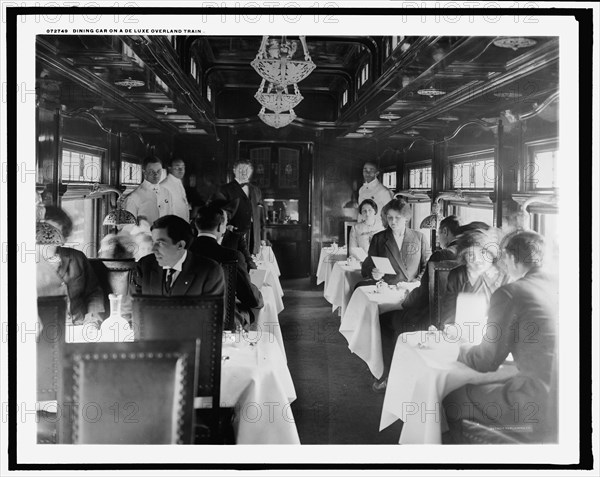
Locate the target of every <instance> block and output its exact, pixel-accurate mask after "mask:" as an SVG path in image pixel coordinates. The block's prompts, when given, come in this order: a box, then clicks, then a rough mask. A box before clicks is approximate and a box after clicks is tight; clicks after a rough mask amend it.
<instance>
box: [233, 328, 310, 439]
mask: <svg viewBox="0 0 600 477" xmlns="http://www.w3.org/2000/svg"><path fill="white" fill-rule="evenodd" d="M251 343H255V345H254V346H251ZM222 354H223V356H224V357H226V356H228V357H229V359H224V360H223V362H222V363H223V364H222V367H221V406H222V407H235V408H236V412H235V416H236V417H235V420H234V431H235V435H236V443H237V444H300V438H299V437H298V430H297V429H296V423H295V421H294V415H293V413H292V409H291V406H290V404H291V403H292V402H293V401H295V400H296V390H295V389H294V383H293V382H292V377H291V375H290V372H289V370H288V367H287V365H286V360H285V358H284V356H282V354H281V348H280V346H279V344H278V342H277V340H276V339H275V338H274V337H273V336H272V335H271V334H270V333H266V332H264V331H263V332H262V333H260V332H257V333H256V334H253V333H251V334H250V336H248V337H247V338H244V337H242V338H241V339H240V340H239V342H237V343H234V344H232V343H224V344H223V353H222Z"/></svg>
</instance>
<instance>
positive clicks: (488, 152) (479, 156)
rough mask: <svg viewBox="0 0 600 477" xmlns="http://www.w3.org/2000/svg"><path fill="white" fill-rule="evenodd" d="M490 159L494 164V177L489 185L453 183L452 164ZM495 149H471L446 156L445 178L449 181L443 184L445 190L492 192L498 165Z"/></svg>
mask: <svg viewBox="0 0 600 477" xmlns="http://www.w3.org/2000/svg"><path fill="white" fill-rule="evenodd" d="M490 159H491V160H492V161H493V164H494V177H493V179H492V186H491V187H456V186H455V183H454V166H455V165H457V164H465V163H476V162H479V161H485V160H490ZM497 162H498V161H497V149H496V147H493V148H489V149H482V150H478V151H472V152H467V153H462V154H454V155H452V156H448V166H449V171H448V174H446V177H445V179H446V180H447V181H448V182H449V184H448V183H447V184H445V187H444V189H445V190H446V191H456V190H461V191H466V192H493V191H494V185H495V182H496V176H497V174H498V171H497V169H498V166H497Z"/></svg>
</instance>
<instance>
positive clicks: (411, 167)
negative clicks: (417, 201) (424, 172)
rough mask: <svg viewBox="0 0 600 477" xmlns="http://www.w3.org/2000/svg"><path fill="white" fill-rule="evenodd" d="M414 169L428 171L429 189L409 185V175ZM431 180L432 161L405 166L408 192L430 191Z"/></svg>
mask: <svg viewBox="0 0 600 477" xmlns="http://www.w3.org/2000/svg"><path fill="white" fill-rule="evenodd" d="M415 169H429V187H413V186H412V184H411V183H410V173H411V171H413V170H415ZM432 180H433V161H431V160H427V161H419V162H411V163H410V164H407V166H406V184H407V185H408V188H409V189H410V190H418V191H420V192H425V191H430V190H431V183H432Z"/></svg>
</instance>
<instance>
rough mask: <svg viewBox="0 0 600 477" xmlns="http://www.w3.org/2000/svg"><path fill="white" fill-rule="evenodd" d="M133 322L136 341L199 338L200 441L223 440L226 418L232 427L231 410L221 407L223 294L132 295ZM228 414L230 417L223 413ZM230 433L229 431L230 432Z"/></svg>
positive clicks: (213, 441)
mask: <svg viewBox="0 0 600 477" xmlns="http://www.w3.org/2000/svg"><path fill="white" fill-rule="evenodd" d="M132 301H133V316H132V324H133V330H134V337H135V340H141V341H148V340H156V339H172V340H178V339H190V338H199V339H200V369H199V372H198V384H197V387H196V393H195V396H196V398H198V401H199V402H200V403H201V405H200V406H199V407H201V408H202V409H198V410H197V411H196V416H197V426H196V434H197V437H198V439H197V440H196V443H197V444H200V443H202V444H204V443H207V444H209V443H210V444H219V443H224V442H223V441H224V439H225V438H224V433H225V432H226V431H225V430H224V429H223V421H224V420H225V421H226V422H225V427H227V426H229V424H230V423H229V422H227V421H228V419H229V418H230V417H231V412H230V411H225V410H221V409H220V407H219V404H220V393H221V346H222V340H223V337H222V333H223V297H221V296H217V297H177V298H176V299H173V298H170V297H162V296H145V295H133V297H132ZM224 415H227V416H229V417H228V418H224V417H223V416H224ZM227 432H228V431H227Z"/></svg>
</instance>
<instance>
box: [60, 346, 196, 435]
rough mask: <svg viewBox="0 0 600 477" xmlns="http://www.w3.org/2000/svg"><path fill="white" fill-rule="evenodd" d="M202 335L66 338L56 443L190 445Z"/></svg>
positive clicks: (192, 433)
mask: <svg viewBox="0 0 600 477" xmlns="http://www.w3.org/2000/svg"><path fill="white" fill-rule="evenodd" d="M199 347H200V341H199V340H194V339H188V340H177V341H164V340H163V341H142V342H134V343H73V344H67V345H65V358H64V369H63V386H62V392H61V395H60V396H59V399H58V403H59V406H62V407H61V408H60V410H59V412H60V413H61V419H60V435H59V442H60V443H61V444H192V443H193V439H194V416H195V414H194V383H195V381H196V376H195V374H196V372H197V370H198V357H199V352H198V351H199Z"/></svg>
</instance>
